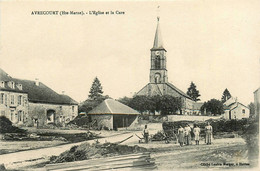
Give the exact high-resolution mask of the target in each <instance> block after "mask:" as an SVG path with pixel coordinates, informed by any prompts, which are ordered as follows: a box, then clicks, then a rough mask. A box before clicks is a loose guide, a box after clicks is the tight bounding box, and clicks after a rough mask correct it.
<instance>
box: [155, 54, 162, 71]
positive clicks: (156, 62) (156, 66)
mask: <svg viewBox="0 0 260 171" xmlns="http://www.w3.org/2000/svg"><path fill="white" fill-rule="evenodd" d="M154 63H155V69H160V68H161V61H160V56H156V57H155V61H154Z"/></svg>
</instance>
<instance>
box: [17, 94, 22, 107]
mask: <svg viewBox="0 0 260 171" xmlns="http://www.w3.org/2000/svg"><path fill="white" fill-rule="evenodd" d="M21 104H22V96H21V95H19V96H18V105H21Z"/></svg>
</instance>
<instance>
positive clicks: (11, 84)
mask: <svg viewBox="0 0 260 171" xmlns="http://www.w3.org/2000/svg"><path fill="white" fill-rule="evenodd" d="M8 85H9V87H10V88H12V89H14V82H13V81H11V82H9V84H8Z"/></svg>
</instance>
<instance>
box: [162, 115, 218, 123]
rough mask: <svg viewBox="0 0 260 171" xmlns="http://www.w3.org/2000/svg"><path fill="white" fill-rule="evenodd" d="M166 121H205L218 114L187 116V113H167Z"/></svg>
mask: <svg viewBox="0 0 260 171" xmlns="http://www.w3.org/2000/svg"><path fill="white" fill-rule="evenodd" d="M167 117H168V121H170V122H173V121H206V120H208V119H219V118H221V117H223V115H220V116H187V115H167Z"/></svg>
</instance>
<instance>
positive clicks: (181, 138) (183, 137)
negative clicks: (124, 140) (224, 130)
mask: <svg viewBox="0 0 260 171" xmlns="http://www.w3.org/2000/svg"><path fill="white" fill-rule="evenodd" d="M191 131H193V133H194V140H195V142H196V145H199V142H200V128H199V126H198V125H196V124H194V127H193V129H192V128H191V127H190V125H189V124H186V125H185V127H184V128H183V127H182V126H181V125H180V127H179V129H178V142H179V143H180V146H181V147H182V146H183V145H184V144H185V145H191V144H192V143H191ZM212 132H213V128H212V126H211V125H210V123H209V122H208V124H207V126H206V127H205V134H206V136H205V143H206V144H207V145H209V144H211V139H212ZM143 135H144V140H145V143H148V138H149V131H148V128H147V125H145V127H144V131H143Z"/></svg>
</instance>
